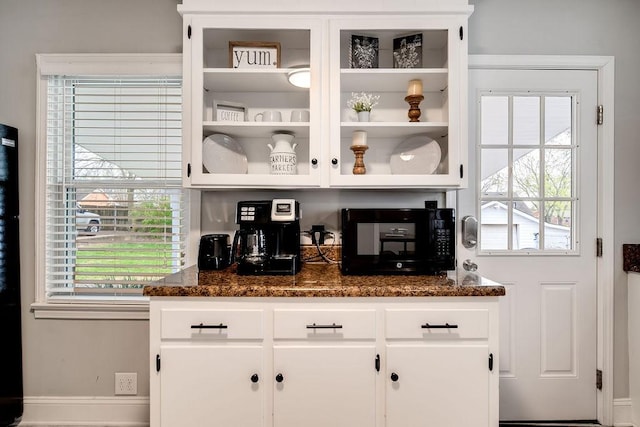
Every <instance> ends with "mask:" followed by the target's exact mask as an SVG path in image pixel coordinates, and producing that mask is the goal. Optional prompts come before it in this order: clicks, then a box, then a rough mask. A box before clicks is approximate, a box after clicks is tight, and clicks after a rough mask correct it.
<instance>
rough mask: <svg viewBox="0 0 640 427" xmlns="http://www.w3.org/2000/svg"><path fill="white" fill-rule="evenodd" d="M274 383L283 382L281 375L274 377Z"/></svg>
mask: <svg viewBox="0 0 640 427" xmlns="http://www.w3.org/2000/svg"><path fill="white" fill-rule="evenodd" d="M276 381H277V382H279V383H281V382H282V381H284V377H283V376H282V374H278V375H276Z"/></svg>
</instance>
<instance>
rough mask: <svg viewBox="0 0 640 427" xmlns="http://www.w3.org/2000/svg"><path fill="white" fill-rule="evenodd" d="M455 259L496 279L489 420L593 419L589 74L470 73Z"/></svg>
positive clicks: (593, 84) (593, 155)
mask: <svg viewBox="0 0 640 427" xmlns="http://www.w3.org/2000/svg"><path fill="white" fill-rule="evenodd" d="M469 89H470V97H469V101H470V115H469V118H470V127H469V129H470V131H469V133H470V142H469V151H470V153H469V154H470V158H469V165H470V169H471V170H470V171H469V177H470V180H469V182H470V185H469V188H468V189H466V190H462V191H460V192H458V201H457V203H458V218H459V219H462V218H463V217H464V216H465V215H473V216H475V217H476V218H478V231H479V232H478V239H477V241H478V244H477V246H476V247H474V248H465V247H463V246H462V245H459V248H458V264H459V266H462V265H463V263H464V261H465V260H468V261H469V262H467V265H468V266H469V265H471V267H472V268H473V265H474V264H476V265H477V268H478V273H480V274H481V275H483V276H485V277H488V278H490V279H493V280H495V281H498V282H501V283H503V284H504V285H505V286H506V289H507V294H506V296H505V297H504V298H502V299H501V311H500V329H501V331H500V355H499V360H500V375H501V376H500V419H501V420H511V421H515V420H595V419H596V409H597V406H596V386H595V382H596V233H597V223H596V212H597V209H596V206H597V132H596V126H597V125H596V108H597V73H596V71H589V70H570V71H566V70H564V71H557V70H470V72H469Z"/></svg>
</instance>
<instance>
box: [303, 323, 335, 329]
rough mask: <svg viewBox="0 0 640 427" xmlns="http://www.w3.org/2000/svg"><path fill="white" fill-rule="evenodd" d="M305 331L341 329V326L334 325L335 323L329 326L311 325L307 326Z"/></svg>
mask: <svg viewBox="0 0 640 427" xmlns="http://www.w3.org/2000/svg"><path fill="white" fill-rule="evenodd" d="M307 329H342V325H336V324H335V323H333V324H331V325H316V324H315V323H314V324H312V325H307Z"/></svg>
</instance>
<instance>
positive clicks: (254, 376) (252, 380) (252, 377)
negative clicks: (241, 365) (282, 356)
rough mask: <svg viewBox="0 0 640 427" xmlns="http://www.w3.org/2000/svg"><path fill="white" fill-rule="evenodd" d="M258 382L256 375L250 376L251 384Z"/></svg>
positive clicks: (258, 378)
mask: <svg viewBox="0 0 640 427" xmlns="http://www.w3.org/2000/svg"><path fill="white" fill-rule="evenodd" d="M258 381H260V377H259V376H258V374H253V375H251V382H252V383H257V382H258Z"/></svg>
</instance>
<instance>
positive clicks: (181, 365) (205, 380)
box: [160, 346, 265, 427]
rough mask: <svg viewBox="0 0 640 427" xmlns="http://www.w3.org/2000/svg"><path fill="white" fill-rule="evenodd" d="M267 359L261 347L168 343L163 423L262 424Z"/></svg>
mask: <svg viewBox="0 0 640 427" xmlns="http://www.w3.org/2000/svg"><path fill="white" fill-rule="evenodd" d="M262 358H263V350H262V347H257V346H256V347H254V346H224V347H222V346H218V347H214V346H201V347H195V346H164V347H162V349H161V361H162V368H161V371H160V376H161V377H160V408H161V409H160V411H161V415H160V417H161V420H162V421H161V423H162V427H183V426H199V427H206V426H212V427H228V426H233V427H256V426H262V425H263V424H264V419H263V410H264V386H265V383H264V380H265V379H264V378H262V372H263V369H262ZM253 375H257V377H253V378H252V376H253ZM254 380H257V381H256V382H254Z"/></svg>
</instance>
